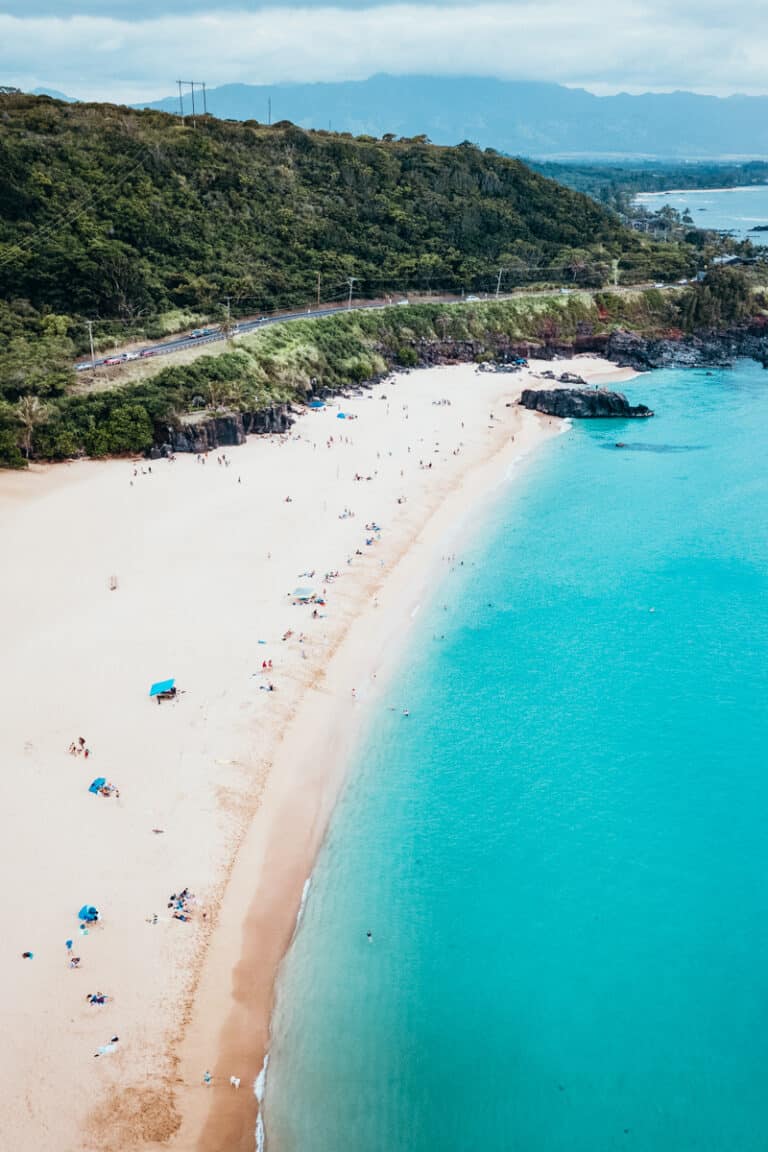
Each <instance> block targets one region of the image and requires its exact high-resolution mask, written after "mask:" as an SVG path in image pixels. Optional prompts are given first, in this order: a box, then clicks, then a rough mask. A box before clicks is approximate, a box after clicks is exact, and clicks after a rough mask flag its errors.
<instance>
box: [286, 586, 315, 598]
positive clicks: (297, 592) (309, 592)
mask: <svg viewBox="0 0 768 1152" xmlns="http://www.w3.org/2000/svg"><path fill="white" fill-rule="evenodd" d="M314 594H315V590H314V588H294V590H293V592H292V593H291V595H292V596H293V598H294V600H311V599H312V597H313V596H314Z"/></svg>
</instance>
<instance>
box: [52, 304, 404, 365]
mask: <svg viewBox="0 0 768 1152" xmlns="http://www.w3.org/2000/svg"><path fill="white" fill-rule="evenodd" d="M396 306H397V304H396V303H393V304H390V303H388V302H385V301H384V302H383V301H381V300H370V301H368V300H366V301H361V302H360V303H357V304H355V303H353V304H352V305H351V310H352V311H360V310H362V309H366V308H390V307H392V308H394V307H396ZM349 311H350V305H348V304H335V305H325V306H323V307H321V308H308V309H307V310H306V311H305V312H280V313H276V314H275V315H273V316H258V317H252V318H250V319H247V320H240V321H238V322H237V324H235V325H234V328H233V331H234V334H235V335H238V336H242V335H243V334H244V333H246V332H254V331H255V330H256V329H257V328H265V327H266V326H267V325H268V324H285V323H288V322H289V321H291V320H313V319H317V318H318V317H320V316H333V315H334V314H335V313H337V312H349ZM199 331H200V332H201V335H199V336H192V335H191V334H190V333H185V334H184V335H183V336H177V337H176V338H175V339H173V340H165V341H163V342H162V343H159V344H147V345H146V346H145V347H144V348H139V349H138V350H137V351H135V352H122V353H120V352H113V353H111V354H110V355H108V356H101V357H98V358H97V359H96V360H82V361H78V362H77V363H76V364H75V371H76V372H82V371H84V370H86V369H89V368H91V369H92V368H101V367H108V368H112V367H119V366H120V365H122V364H130V363H133V362H135V361H136V360H144V359H147V358H149V357H152V356H168V355H171V354H172V353H174V352H182V351H183V350H184V349H186V348H198V347H200V346H201V345H203V344H214V343H216V342H217V341H220V340H226V338H227V337H226V333H225V332H223V331H222V330H221V329H220V328H203V329H200V330H199Z"/></svg>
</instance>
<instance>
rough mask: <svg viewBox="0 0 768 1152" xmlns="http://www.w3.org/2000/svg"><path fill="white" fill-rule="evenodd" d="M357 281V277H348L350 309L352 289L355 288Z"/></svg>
mask: <svg viewBox="0 0 768 1152" xmlns="http://www.w3.org/2000/svg"><path fill="white" fill-rule="evenodd" d="M356 280H357V276H347V284H349V303H348V304H347V307H348V308H351V307H352V288H353V287H354V284H355V281H356Z"/></svg>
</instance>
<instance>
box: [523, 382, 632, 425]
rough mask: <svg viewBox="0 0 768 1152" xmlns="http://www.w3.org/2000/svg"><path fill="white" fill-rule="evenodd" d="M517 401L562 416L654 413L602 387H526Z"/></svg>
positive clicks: (612, 416)
mask: <svg viewBox="0 0 768 1152" xmlns="http://www.w3.org/2000/svg"><path fill="white" fill-rule="evenodd" d="M520 404H521V405H522V406H523V408H529V409H530V410H531V411H532V412H543V413H545V415H547V416H559V417H560V418H561V419H566V418H572V419H575V420H605V419H614V420H626V419H630V418H635V417H644V416H653V412H652V411H651V410H650V408H646V406H645V404H636V405H634V406H633V405H631V404H630V403H629V401H628V400H627V398H626V396H625V395H624V394H623V393H622V392H608V391H607V390H606V389H605V388H552V389H544V388H541V389H539V388H526V389H525V391H524V392H523V394H522V396H521V397H520Z"/></svg>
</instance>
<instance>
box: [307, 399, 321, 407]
mask: <svg viewBox="0 0 768 1152" xmlns="http://www.w3.org/2000/svg"><path fill="white" fill-rule="evenodd" d="M309 407H310V408H325V400H310V402H309Z"/></svg>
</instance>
